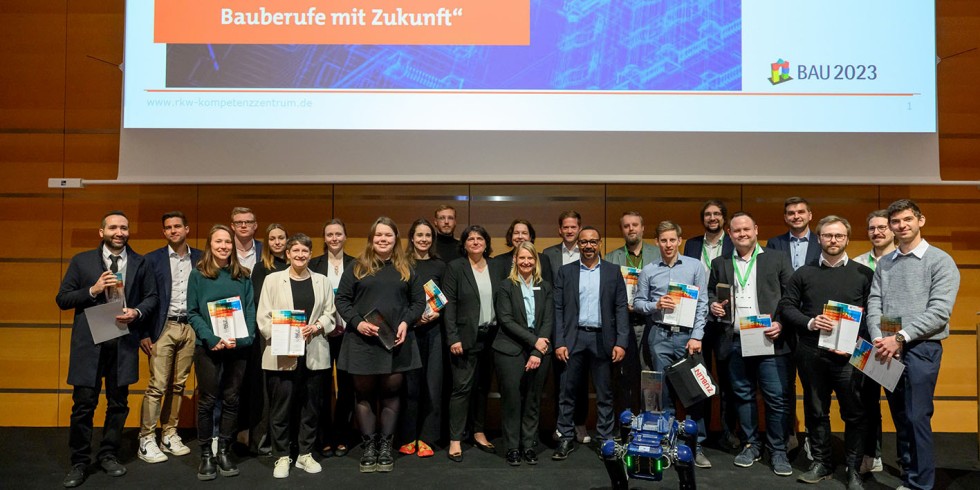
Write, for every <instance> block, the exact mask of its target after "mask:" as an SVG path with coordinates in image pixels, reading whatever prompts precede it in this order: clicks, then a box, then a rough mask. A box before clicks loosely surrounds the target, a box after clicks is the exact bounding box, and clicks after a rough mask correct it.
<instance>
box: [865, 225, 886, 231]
mask: <svg viewBox="0 0 980 490" xmlns="http://www.w3.org/2000/svg"><path fill="white" fill-rule="evenodd" d="M887 229H888V225H878V226H869V227H868V231H885V230H887Z"/></svg>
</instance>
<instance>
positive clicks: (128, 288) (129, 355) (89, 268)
mask: <svg viewBox="0 0 980 490" xmlns="http://www.w3.org/2000/svg"><path fill="white" fill-rule="evenodd" d="M106 270H108V269H106V266H105V263H104V262H102V246H101V245H100V246H99V248H96V249H95V250H89V251H87V252H82V253H80V254H78V255H76V256H74V257H72V259H71V263H70V264H68V270H67V271H66V272H65V278H64V279H63V280H62V281H61V288H60V289H59V290H58V295H57V296H56V297H55V302H56V303H58V307H59V308H61V309H62V310H67V309H70V308H74V309H75V320H74V322H73V323H72V328H71V353H70V354H69V358H68V384H70V385H73V386H76V385H77V386H91V387H94V386H97V383H98V371H99V353H100V352H101V350H102V346H101V345H100V344H96V343H95V341H94V340H92V332H91V330H89V327H88V320H87V319H86V318H85V308H88V307H90V306H95V305H99V304H103V303H105V302H106V300H105V294H104V293H103V294H99V295H96V297H95V298H93V297H91V296H89V294H88V289H89V288H90V287H91V286H92V285H93V284H95V281H98V280H99V276H101V275H102V273H103V272H105V271H106ZM124 289H125V293H126V306H127V307H129V308H136V309H138V310H139V311H140V313H142V314H143V316H142V317H140V318H139V319H137V320H136V321H134V322H132V323H130V324H129V334H127V335H124V336H122V337H120V338H119V352H118V354H117V357H116V366H115V367H116V370H117V379H116V384H117V386H126V385H130V384H133V383H135V382H136V381H137V380H138V379H139V341H140V338H141V336H142V330H144V329H148V328H150V325H152V323H153V320H154V319H155V318H156V315H157V306H158V304H159V298H158V297H157V284H156V280H155V279H154V277H153V271H151V270H150V264H149V263H147V261H146V260H145V259H144V258H143V256H141V255H139V254H137V253H136V252H134V251H133V249H131V248H129V247H128V246H127V247H126V282H125V285H124Z"/></svg>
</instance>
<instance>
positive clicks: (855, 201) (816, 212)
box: [743, 185, 878, 242]
mask: <svg viewBox="0 0 980 490" xmlns="http://www.w3.org/2000/svg"><path fill="white" fill-rule="evenodd" d="M792 196H799V197H803V198H804V199H806V200H807V201H809V202H810V209H811V211H812V212H813V221H812V222H811V225H810V227H811V229H812V228H813V227H814V226H816V224H817V221H819V220H820V219H821V218H823V217H824V216H827V215H829V214H836V215H838V216H841V217H844V218H847V220H848V221H851V222H852V223H861V222H863V221H864V219H865V217H867V215H868V213H870V212H871V211H874V210H875V209H878V188H877V186H871V185H865V186H819V185H804V186H786V185H746V186H744V187H743V200H744V202H743V206H744V210H745V211H747V212H749V213H751V214H752V215H753V216H754V217H755V220H756V222H757V223H758V225H759V241H760V242H764V241H766V240H768V239H769V238H772V237H774V236H776V235H779V234H782V233H786V230H787V228H786V223H785V222H784V221H783V201H784V200H786V198H789V197H792Z"/></svg>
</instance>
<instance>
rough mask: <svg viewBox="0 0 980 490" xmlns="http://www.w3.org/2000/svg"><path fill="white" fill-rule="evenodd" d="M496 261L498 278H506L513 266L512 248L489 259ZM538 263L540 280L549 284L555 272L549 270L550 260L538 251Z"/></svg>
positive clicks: (553, 278)
mask: <svg viewBox="0 0 980 490" xmlns="http://www.w3.org/2000/svg"><path fill="white" fill-rule="evenodd" d="M490 260H492V261H494V262H497V265H496V267H497V272H498V273H499V274H500V280H501V281H503V280H506V279H507V277H508V276H510V269H511V267H513V266H514V249H513V248H512V249H510V250H508V251H507V252H504V253H502V254H500V255H497V256H496V257H494V258H492V259H490ZM538 263H539V264H541V280H542V281H544V282H547V283H548V284H551V282H552V281H554V280H555V273H554V272H553V271H552V270H551V260H550V259H548V258H547V257H545V256H544V255H541V252H540V251H539V252H538Z"/></svg>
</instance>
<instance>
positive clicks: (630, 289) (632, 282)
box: [619, 265, 640, 306]
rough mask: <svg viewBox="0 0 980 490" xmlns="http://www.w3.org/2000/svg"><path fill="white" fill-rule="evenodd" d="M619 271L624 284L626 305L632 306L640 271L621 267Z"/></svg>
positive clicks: (634, 268) (638, 284) (638, 283)
mask: <svg viewBox="0 0 980 490" xmlns="http://www.w3.org/2000/svg"><path fill="white" fill-rule="evenodd" d="M619 270H620V271H621V272H622V273H623V281H624V282H625V283H626V304H628V305H630V306H633V298H635V297H636V289H637V288H638V287H639V286H640V269H637V268H636V267H626V266H625V265H623V266H620V267H619Z"/></svg>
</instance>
